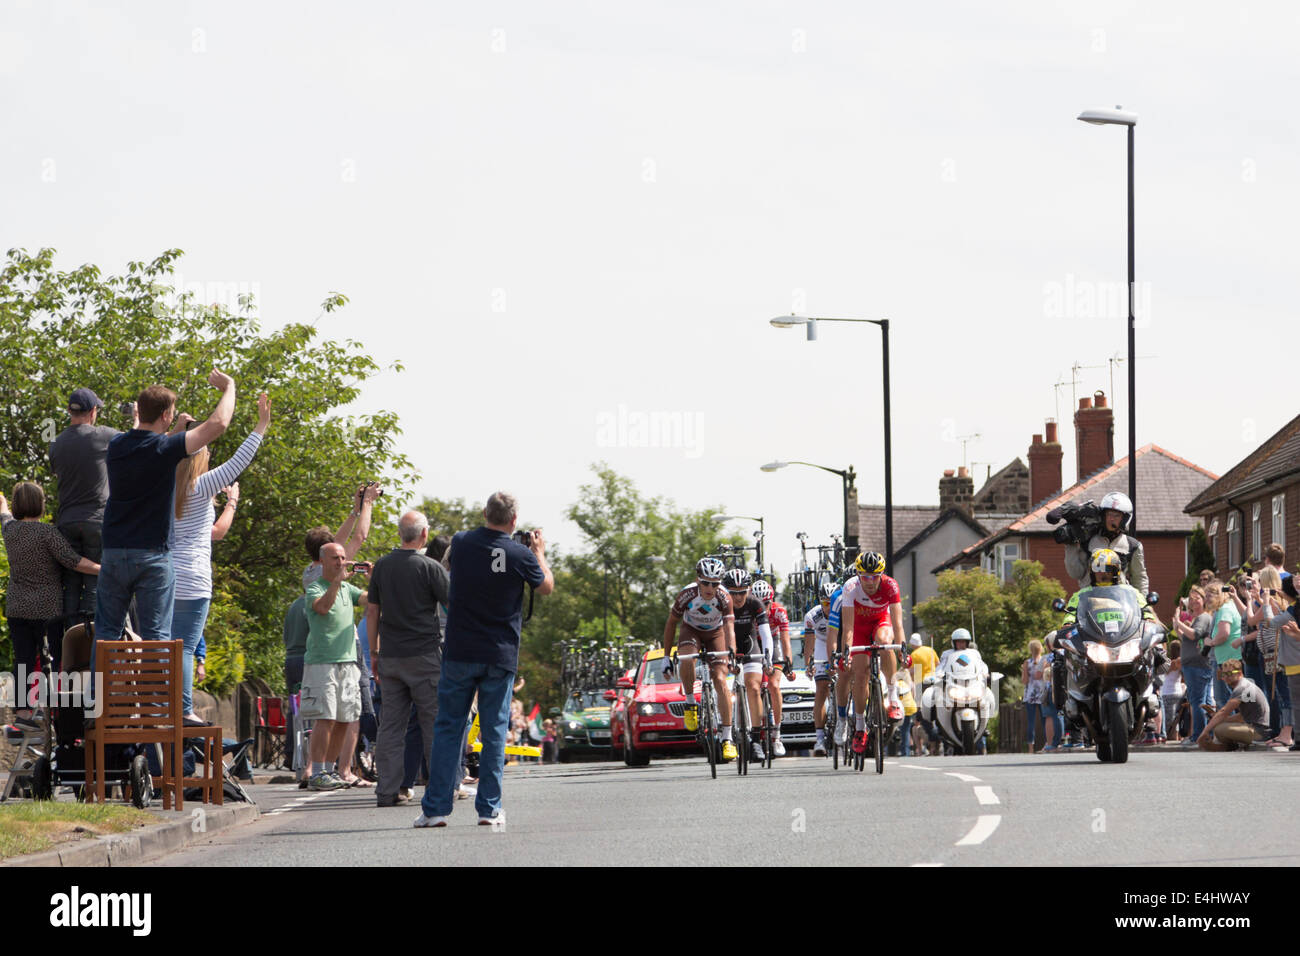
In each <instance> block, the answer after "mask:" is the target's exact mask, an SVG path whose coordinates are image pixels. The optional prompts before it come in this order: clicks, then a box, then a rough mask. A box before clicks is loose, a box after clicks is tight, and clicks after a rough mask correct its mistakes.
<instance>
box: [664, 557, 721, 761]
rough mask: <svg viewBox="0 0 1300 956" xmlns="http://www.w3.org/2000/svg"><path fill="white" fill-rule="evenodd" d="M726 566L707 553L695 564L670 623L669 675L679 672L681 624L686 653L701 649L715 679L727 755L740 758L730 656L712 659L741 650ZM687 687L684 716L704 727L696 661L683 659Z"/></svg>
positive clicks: (667, 642) (666, 659)
mask: <svg viewBox="0 0 1300 956" xmlns="http://www.w3.org/2000/svg"><path fill="white" fill-rule="evenodd" d="M725 571H726V568H724V567H723V564H722V562H721V561H719V560H718V559H717V558H701V559H700V560H699V561H698V562H697V563H696V565H695V583H694V584H688V585H687V586H686V587H684V588H682V589H681V590H680V591H678V592H677V596H676V597H675V598H674V599H673V604H672V609H671V610H670V611H669V612H668V623H667V624H665V625H664V658H663V661H664V663H663V671H664V676H665V677H671V676H672V673H673V643H674V641H675V640H676V636H677V626H678V625H679V624H680V625H681V629H682V639H681V642H680V645H679V646H680V648H681V651H682V652H683V653H687V654H699V655H701V657H700V658H698V659H699V660H702V661H707V662H708V664H709V671H710V674H711V676H712V678H713V688H714V690H715V691H716V692H717V695H716V696H717V701H718V718H719V730H720V734H719V736H720V737H721V739H722V759H723V760H735V759H736V746H735V744H733V743H732V742H731V694H730V693H729V692H728V691H727V674H728V672H729V670H730V668H729V666H728V664H727V662H726V660H724V659H722V658H709V657H706V656H703V655H705V654H706V653H707V652H708V651H728V650H729V651H731V653H732V655H733V656H734V655H735V653H736V633H735V630H734V627H733V624H734V621H735V614H734V612H733V611H732V607H731V596H730V595H729V594H727V592H726V590H724V589H723V588H722V586H721V585H722V575H723V573H724V572H725ZM681 666H682V672H681V680H682V692H683V694H684V695H685V696H686V708H685V711H684V712H683V718H684V719H685V721H686V729H687V730H689V731H691V732H692V733H694V732H695V731H696V730H699V728H700V716H699V713H698V709H699V708H698V706H697V705H696V702H695V693H694V687H695V661H694V660H685V661H682V662H681Z"/></svg>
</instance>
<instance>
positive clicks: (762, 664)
mask: <svg viewBox="0 0 1300 956" xmlns="http://www.w3.org/2000/svg"><path fill="white" fill-rule="evenodd" d="M760 583H762V584H766V583H767V582H766V581H763V582H760ZM752 584H753V578H751V577H750V575H749V572H748V571H746V570H745V569H744V568H731V569H730V570H728V571H727V573H726V574H724V575H723V576H722V586H723V587H725V588H726V589H727V594H728V595H729V596H730V597H731V606H732V608H733V609H734V613H735V615H736V623H735V633H736V657H737V660H739V661H740V662H741V666H740V673H741V677H742V678H743V680H744V682H745V696H746V697H748V698H749V713H750V721H749V723H750V727H749V749H750V759H751V760H756V761H758V762H760V763H761V762H762V761H763V760H764V759H765V758H766V756H767V755H766V754H765V753H764V752H763V744H762V739H761V738H762V735H763V731H762V726H763V698H762V687H763V674H764V673H765V672H768V673H770V672H771V669H772V629H771V628H770V627H769V626H768V623H767V610H766V609H765V608H764V607H763V602H762V601H760V600H759V599H758V597H757V596H756V595H755V594H753V593H752V591H751V585H752ZM772 713H773V716H774V717H775V714H776V708H775V707H773V708H772ZM772 752H773V754H775V753H776V748H775V747H773V748H772Z"/></svg>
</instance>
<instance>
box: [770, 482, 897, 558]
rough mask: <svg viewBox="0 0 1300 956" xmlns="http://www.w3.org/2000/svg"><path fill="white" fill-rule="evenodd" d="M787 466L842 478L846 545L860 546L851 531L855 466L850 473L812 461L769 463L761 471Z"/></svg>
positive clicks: (856, 537) (851, 546)
mask: <svg viewBox="0 0 1300 956" xmlns="http://www.w3.org/2000/svg"><path fill="white" fill-rule="evenodd" d="M786 465H807V466H808V467H809V468H820V469H821V470H822V471H829V472H830V473H831V474H832V475H839V476H840V481H841V482H842V483H843V485H844V543H845V545H847V546H848V547H849V548H856V547H857V546H858V536H857V535H856V534H851V533H850V531H849V528H850V525H849V492H850V491H852V490H853V488H854V484H853V483H854V481H856V480H857V477H858V473H857V472H856V471H854V470H853V466H852V465H849V468H848V471H841V470H840V469H838V468H827V467H826V466H825V465H814V464H813V463H812V462H811V461H769V462H768V463H767V464H766V465H759V469H760V470H761V471H777V470H778V469H781V468H784V467H785V466H786ZM886 507H888V506H886Z"/></svg>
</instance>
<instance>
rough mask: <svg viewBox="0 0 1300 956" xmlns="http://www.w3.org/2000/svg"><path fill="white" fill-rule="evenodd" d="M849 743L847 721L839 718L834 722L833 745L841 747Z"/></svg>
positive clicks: (844, 718)
mask: <svg viewBox="0 0 1300 956" xmlns="http://www.w3.org/2000/svg"><path fill="white" fill-rule="evenodd" d="M848 741H849V719H848V718H847V717H841V718H840V719H839V720H837V721H836V722H835V745H836V746H837V747H843V746H844V745H845V744H846V743H848Z"/></svg>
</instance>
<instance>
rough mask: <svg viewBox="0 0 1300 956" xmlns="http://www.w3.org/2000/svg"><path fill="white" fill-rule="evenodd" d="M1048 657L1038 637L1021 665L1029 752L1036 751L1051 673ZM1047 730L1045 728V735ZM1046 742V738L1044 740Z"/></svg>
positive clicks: (1031, 644)
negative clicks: (1044, 653)
mask: <svg viewBox="0 0 1300 956" xmlns="http://www.w3.org/2000/svg"><path fill="white" fill-rule="evenodd" d="M1046 664H1047V659H1046V658H1044V657H1043V642H1042V641H1039V640H1037V639H1035V640H1032V641H1030V642H1029V660H1027V661H1025V662H1024V663H1023V664H1021V665H1020V681H1021V683H1023V684H1024V685H1025V698H1024V699H1025V717H1026V718H1027V722H1028V724H1029V731H1028V734H1029V752H1030V753H1033V752H1034V737H1035V735H1036V731H1037V729H1038V717H1039V714H1040V713H1041V712H1042V709H1043V694H1044V692H1045V691H1046V690H1047V681H1048V680H1049V679H1050V677H1051V675H1050V674H1049V673H1047V669H1046ZM1046 736H1047V731H1046V729H1044V731H1043V737H1044V738H1046ZM1043 742H1044V743H1046V742H1047V741H1046V739H1044V741H1043Z"/></svg>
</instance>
